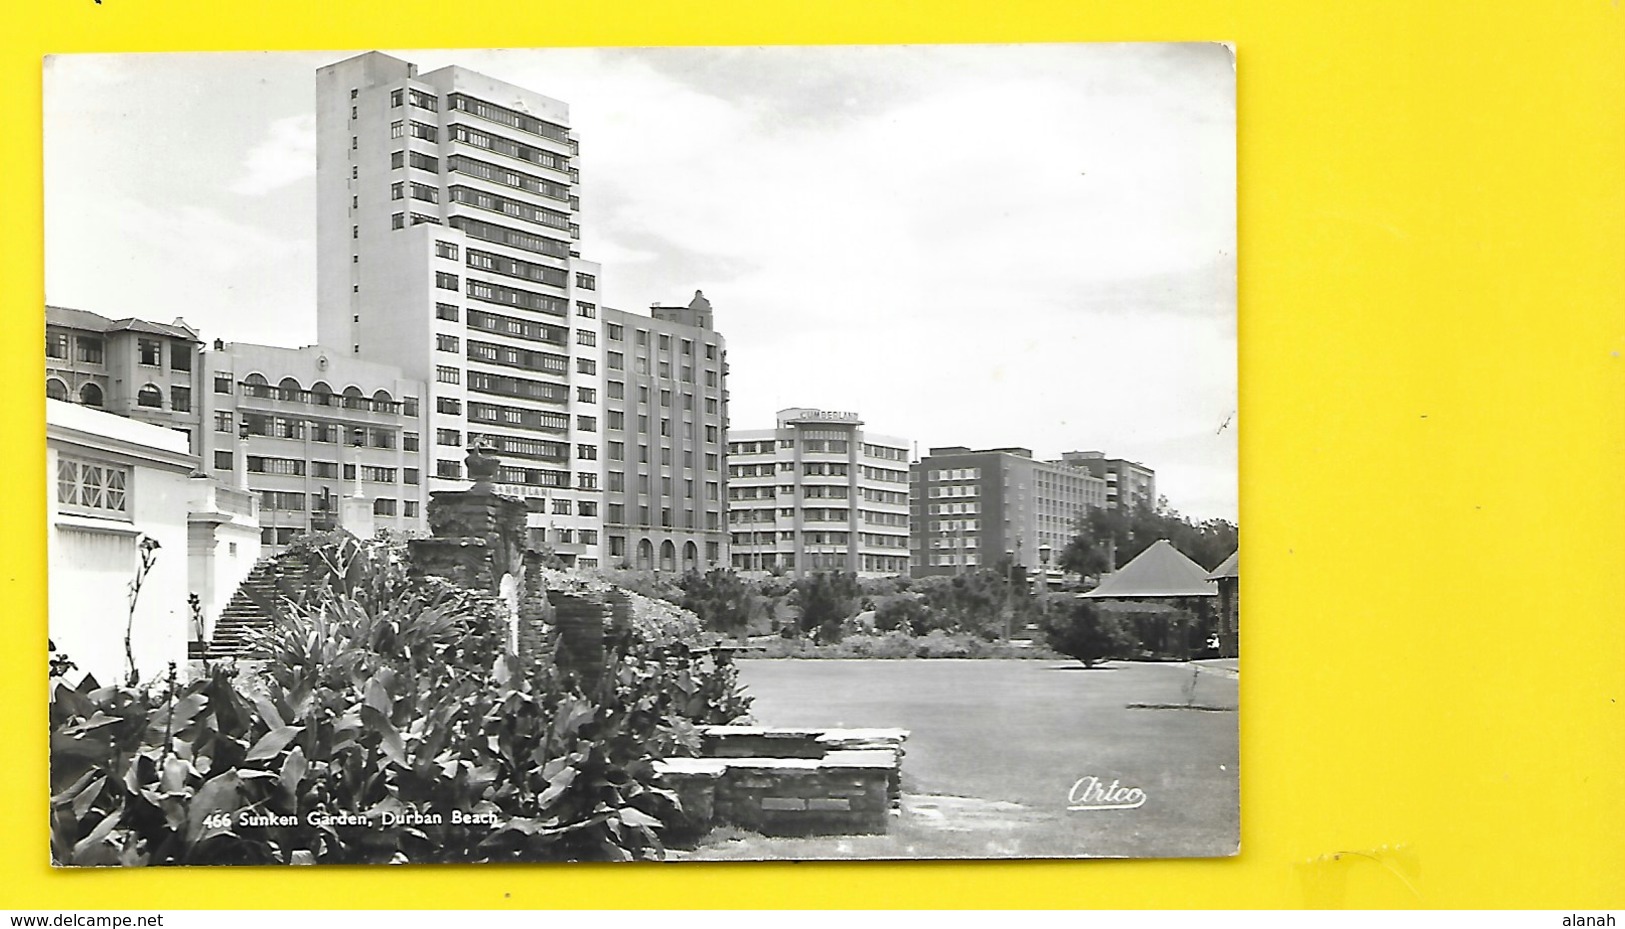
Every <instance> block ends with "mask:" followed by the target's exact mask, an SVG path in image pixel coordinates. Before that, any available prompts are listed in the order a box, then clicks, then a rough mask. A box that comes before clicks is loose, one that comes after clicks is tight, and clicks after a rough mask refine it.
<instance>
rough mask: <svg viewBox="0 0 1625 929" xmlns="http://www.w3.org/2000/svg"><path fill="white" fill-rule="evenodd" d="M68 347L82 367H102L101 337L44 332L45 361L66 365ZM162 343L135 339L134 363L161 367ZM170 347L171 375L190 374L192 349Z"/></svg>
mask: <svg viewBox="0 0 1625 929" xmlns="http://www.w3.org/2000/svg"><path fill="white" fill-rule="evenodd" d="M70 343H71V347H72V348H73V349H74V350H75V351H74V353H73V354H74V359H75V360H76V361H80V362H83V363H85V364H104V363H105V362H106V340H104V339H103V338H102V337H101V336H91V335H74V336H72V337H71V338H70V337H69V335H68V333H66V332H62V331H60V330H56V329H46V331H45V357H47V358H55V359H57V360H59V361H67V360H68V355H69V354H70V351H69V350H70ZM164 345H165V340H163V339H146V338H138V339H136V340H135V354H136V361H137V363H139V364H141V365H143V366H145V367H148V368H159V367H163V363H164ZM168 346H169V352H168V354H169V369H170V370H171V371H191V370H192V354H193V349H192V346H191V344H190V343H187V342H182V341H179V340H171V341H169V342H168Z"/></svg>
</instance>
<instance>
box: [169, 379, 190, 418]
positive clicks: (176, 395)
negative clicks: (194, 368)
mask: <svg viewBox="0 0 1625 929" xmlns="http://www.w3.org/2000/svg"><path fill="white" fill-rule="evenodd" d="M169 408H170V409H172V410H174V411H175V412H177V413H190V412H192V388H190V387H181V386H179V385H176V386H172V387H170V388H169Z"/></svg>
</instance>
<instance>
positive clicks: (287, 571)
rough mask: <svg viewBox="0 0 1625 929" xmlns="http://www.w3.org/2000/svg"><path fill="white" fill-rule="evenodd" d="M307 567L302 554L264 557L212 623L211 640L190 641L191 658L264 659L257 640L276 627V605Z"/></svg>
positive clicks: (288, 592)
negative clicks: (212, 632)
mask: <svg viewBox="0 0 1625 929" xmlns="http://www.w3.org/2000/svg"><path fill="white" fill-rule="evenodd" d="M309 568H310V565H309V563H308V562H307V561H306V559H305V556H304V555H303V554H300V553H297V552H283V553H282V554H280V555H274V556H272V557H270V558H264V559H261V560H260V561H259V563H258V564H256V565H254V569H253V570H252V571H250V572H248V576H247V577H245V578H243V582H242V584H240V585H238V587H237V591H236V593H234V594H232V595H231V600H230V601H229V602H228V603H227V604H226V608H225V610H223V611H222V612H221V614H220V618H219V619H217V620H215V623H214V637H213V638H212V639H210V640H209V641H207V642H193V643H192V645H191V648H190V650H189V651H190V654H189V657H191V658H205V659H210V658H243V659H249V658H265V657H267V655H266V653H265V651H264V649H263V648H262V647H261V646H260V645H259V643H258V641H257V640H258V638H259V637H260V636H261V635H263V634H265V633H268V632H269V631H270V630H271V629H272V628H273V627H274V626H275V625H276V616H275V614H274V613H273V612H272V611H273V610H274V609H275V605H276V604H279V603H281V601H282V599H283V598H284V597H285V596H288V595H289V594H291V593H293V592H294V591H295V590H296V589H297V588H298V586H299V585H300V584H301V583H302V582H303V580H304V578H305V576H306V574H307V572H308V571H309Z"/></svg>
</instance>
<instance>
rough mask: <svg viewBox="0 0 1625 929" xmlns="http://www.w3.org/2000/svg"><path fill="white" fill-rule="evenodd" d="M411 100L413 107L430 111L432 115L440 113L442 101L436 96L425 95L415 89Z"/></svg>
mask: <svg viewBox="0 0 1625 929" xmlns="http://www.w3.org/2000/svg"><path fill="white" fill-rule="evenodd" d="M410 99H411V101H412V105H413V106H415V107H418V108H419V109H423V110H428V111H429V112H431V113H433V112H438V111H439V109H440V101H439V100H438V99H437V98H436V97H435V95H434V94H430V93H424V92H423V91H421V90H417V89H416V88H414V89H413V90H412V92H411V94H410Z"/></svg>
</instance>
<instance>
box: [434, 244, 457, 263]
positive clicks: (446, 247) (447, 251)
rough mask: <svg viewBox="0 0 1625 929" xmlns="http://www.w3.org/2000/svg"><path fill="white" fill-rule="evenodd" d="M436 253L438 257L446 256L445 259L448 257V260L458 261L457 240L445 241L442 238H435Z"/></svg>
mask: <svg viewBox="0 0 1625 929" xmlns="http://www.w3.org/2000/svg"><path fill="white" fill-rule="evenodd" d="M434 255H435V257H436V258H444V259H446V260H448V261H456V260H457V243H456V242H443V241H441V240H440V239H435V240H434Z"/></svg>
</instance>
